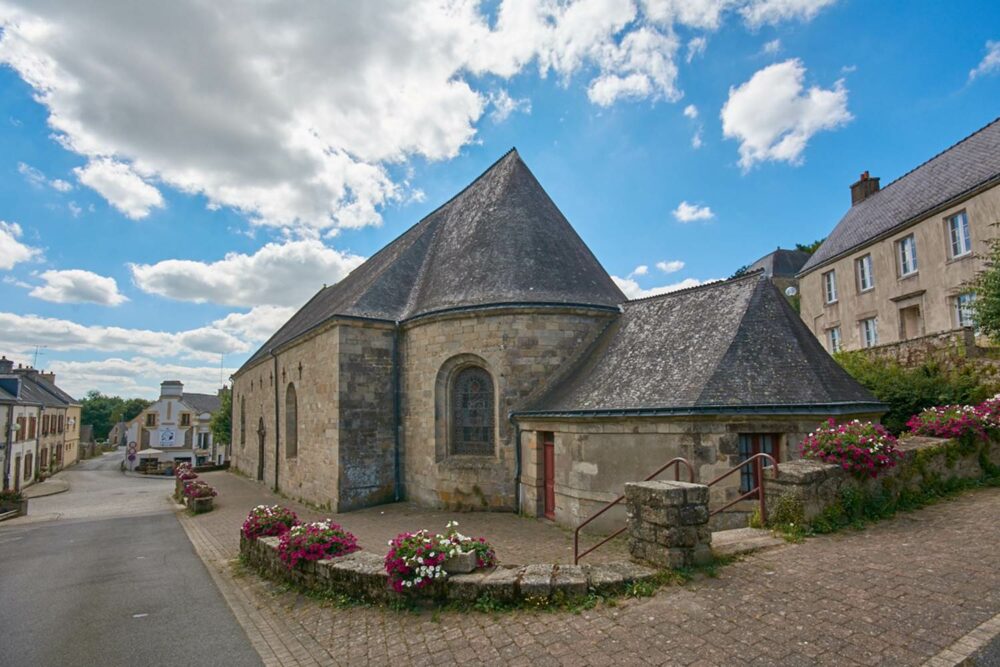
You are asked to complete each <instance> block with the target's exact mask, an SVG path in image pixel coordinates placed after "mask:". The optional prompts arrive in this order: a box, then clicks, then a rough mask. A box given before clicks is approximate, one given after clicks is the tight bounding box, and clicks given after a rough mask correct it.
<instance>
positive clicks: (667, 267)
mask: <svg viewBox="0 0 1000 667" xmlns="http://www.w3.org/2000/svg"><path fill="white" fill-rule="evenodd" d="M656 268H658V269H659V270H660V271H663V272H664V273H677V272H678V271H680V270H681V269H683V268H684V262H682V261H681V260H679V259H672V260H670V261H669V262H657V263H656Z"/></svg>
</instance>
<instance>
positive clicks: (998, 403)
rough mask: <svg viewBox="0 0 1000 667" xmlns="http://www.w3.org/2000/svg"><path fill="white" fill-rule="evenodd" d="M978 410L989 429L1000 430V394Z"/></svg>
mask: <svg viewBox="0 0 1000 667" xmlns="http://www.w3.org/2000/svg"><path fill="white" fill-rule="evenodd" d="M977 410H978V411H979V414H980V416H981V417H982V418H983V420H984V421H985V422H986V425H987V427H988V428H1000V394H997V395H996V396H994V397H992V398H987V399H986V400H985V401H983V402H982V403H980V404H979V406H978V408H977Z"/></svg>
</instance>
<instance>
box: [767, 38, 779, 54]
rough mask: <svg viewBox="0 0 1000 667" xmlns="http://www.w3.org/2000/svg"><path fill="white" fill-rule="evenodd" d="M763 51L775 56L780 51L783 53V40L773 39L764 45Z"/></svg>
mask: <svg viewBox="0 0 1000 667" xmlns="http://www.w3.org/2000/svg"><path fill="white" fill-rule="evenodd" d="M763 51H764V53H766V54H767V55H774V54H775V53H777V52H778V51H781V40H780V39H772V40H771V41H770V42H767V43H766V44H764V48H763Z"/></svg>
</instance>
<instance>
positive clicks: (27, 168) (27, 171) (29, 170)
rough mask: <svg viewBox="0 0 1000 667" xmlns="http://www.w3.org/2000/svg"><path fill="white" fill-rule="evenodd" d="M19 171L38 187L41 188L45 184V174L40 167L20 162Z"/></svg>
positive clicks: (18, 164)
mask: <svg viewBox="0 0 1000 667" xmlns="http://www.w3.org/2000/svg"><path fill="white" fill-rule="evenodd" d="M17 172H18V173H19V174H21V175H22V176H24V179H25V180H26V181H28V183H30V184H31V185H32V186H34V187H36V188H40V187H42V186H43V185H45V174H43V173H42V171H41V170H40V169H36V168H35V167H32V166H31V165H30V164H25V163H24V162H18V163H17Z"/></svg>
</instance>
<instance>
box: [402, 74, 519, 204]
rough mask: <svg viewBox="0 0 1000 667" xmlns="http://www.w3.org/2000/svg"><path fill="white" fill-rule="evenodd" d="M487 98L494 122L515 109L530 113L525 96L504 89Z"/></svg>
mask: <svg viewBox="0 0 1000 667" xmlns="http://www.w3.org/2000/svg"><path fill="white" fill-rule="evenodd" d="M489 99H490V104H491V105H492V106H493V111H492V112H491V113H490V119H491V120H492V121H493V122H494V123H502V122H504V121H505V120H507V119H508V118H509V117H510V115H511V114H512V113H514V112H515V111H519V112H521V113H526V114H530V113H531V100H529V99H528V98H527V97H522V98H521V99H517V100H515V99H514V98H513V97H511V96H510V93H508V92H507V91H506V90H500V91H498V92H495V93H490V98H489ZM421 194H422V193H421Z"/></svg>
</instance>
